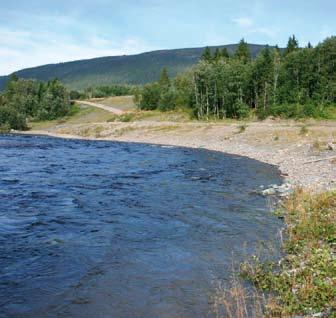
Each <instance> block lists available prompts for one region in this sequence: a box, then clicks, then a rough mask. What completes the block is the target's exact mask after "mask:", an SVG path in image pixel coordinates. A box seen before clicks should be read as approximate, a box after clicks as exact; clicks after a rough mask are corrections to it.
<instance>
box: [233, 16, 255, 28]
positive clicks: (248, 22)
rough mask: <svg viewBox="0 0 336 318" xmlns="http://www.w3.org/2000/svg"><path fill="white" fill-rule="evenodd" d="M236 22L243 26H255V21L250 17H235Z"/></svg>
mask: <svg viewBox="0 0 336 318" xmlns="http://www.w3.org/2000/svg"><path fill="white" fill-rule="evenodd" d="M232 21H233V22H234V23H236V24H237V25H238V26H239V27H241V28H249V27H251V26H253V24H254V22H253V20H252V19H250V18H243V17H241V18H235V19H233V20H232Z"/></svg>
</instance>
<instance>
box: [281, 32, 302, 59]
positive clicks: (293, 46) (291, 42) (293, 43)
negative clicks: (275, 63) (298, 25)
mask: <svg viewBox="0 0 336 318" xmlns="http://www.w3.org/2000/svg"><path fill="white" fill-rule="evenodd" d="M298 49H299V42H298V40H297V39H296V37H295V35H294V34H293V35H292V36H291V37H290V38H289V39H288V43H287V47H286V49H285V52H284V56H287V55H288V54H290V53H292V52H294V51H296V50H298Z"/></svg>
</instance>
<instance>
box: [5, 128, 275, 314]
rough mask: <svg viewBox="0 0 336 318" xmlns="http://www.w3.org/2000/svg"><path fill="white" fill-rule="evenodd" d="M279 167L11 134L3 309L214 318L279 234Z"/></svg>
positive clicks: (191, 152)
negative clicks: (252, 257)
mask: <svg viewBox="0 0 336 318" xmlns="http://www.w3.org/2000/svg"><path fill="white" fill-rule="evenodd" d="M274 183H278V184H279V183H281V178H280V176H279V171H278V170H277V169H276V168H275V167H274V166H270V165H267V164H263V163H261V162H258V161H255V160H251V159H248V158H244V157H239V156H233V155H227V154H223V153H219V152H212V151H207V150H203V149H187V148H178V147H174V148H173V147H164V146H155V145H148V144H134V143H117V142H105V141H84V140H64V139H57V138H49V137H38V136H16V135H14V136H1V137H0V317H1V318H4V317H6V318H7V317H24V318H26V317H27V318H29V317H33V318H39V317H41V318H45V317H88V318H89V317H95V318H96V317H102V318H107V317H207V316H211V301H210V299H211V295H213V293H214V292H215V289H216V287H217V285H218V282H223V283H224V284H225V283H227V282H228V280H229V279H230V271H231V266H232V260H233V259H235V260H239V259H241V258H242V257H243V256H244V255H245V254H246V253H252V252H253V251H254V250H255V249H256V247H257V245H258V242H259V241H269V240H274V239H275V237H276V233H277V231H278V229H279V227H280V224H279V221H278V220H277V219H276V218H275V217H273V216H272V215H271V214H270V213H269V207H268V204H267V200H266V198H264V197H262V196H259V195H257V194H256V193H255V190H256V189H258V188H259V187H260V186H262V185H264V186H266V187H267V185H270V184H274Z"/></svg>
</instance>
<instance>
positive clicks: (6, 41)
mask: <svg viewBox="0 0 336 318" xmlns="http://www.w3.org/2000/svg"><path fill="white" fill-rule="evenodd" d="M152 49H153V47H151V46H150V45H148V44H147V43H145V42H143V41H142V40H141V39H139V38H136V37H129V38H127V39H125V40H118V41H113V40H112V39H107V38H106V37H100V36H91V37H90V36H88V38H87V39H85V40H83V41H81V42H78V41H74V40H73V39H72V38H71V37H63V36H60V35H58V34H56V33H55V34H54V33H48V32H40V33H39V34H36V33H33V32H28V31H23V30H9V29H4V28H3V29H1V28H0V58H1V63H0V74H1V75H5V74H9V73H12V72H14V71H17V70H20V69H23V68H27V67H34V66H38V65H43V64H49V63H59V62H67V61H73V60H80V59H88V58H94V57H99V56H114V55H129V54H136V53H140V52H145V51H150V50H152Z"/></svg>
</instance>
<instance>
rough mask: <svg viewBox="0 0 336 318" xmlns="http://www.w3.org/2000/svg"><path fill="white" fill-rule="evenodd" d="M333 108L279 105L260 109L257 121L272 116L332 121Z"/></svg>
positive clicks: (310, 104) (309, 104)
mask: <svg viewBox="0 0 336 318" xmlns="http://www.w3.org/2000/svg"><path fill="white" fill-rule="evenodd" d="M334 108H335V107H333V106H324V105H316V104H312V103H308V104H304V105H303V104H280V105H273V106H270V107H269V108H267V109H266V110H264V109H260V110H258V111H257V114H258V118H259V119H265V118H266V117H268V116H274V117H279V118H285V119H289V118H293V119H300V118H307V117H308V118H315V119H333V117H334V116H335V115H334V114H333V112H335V111H333V109H334Z"/></svg>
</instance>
